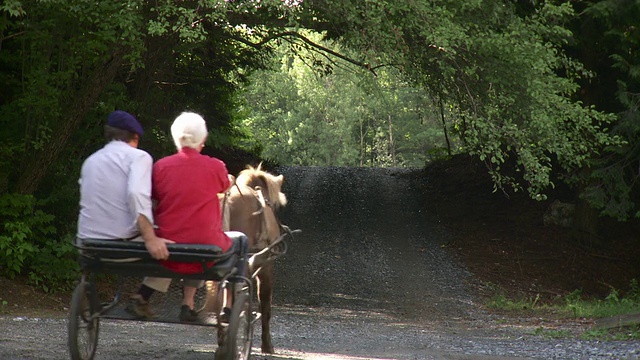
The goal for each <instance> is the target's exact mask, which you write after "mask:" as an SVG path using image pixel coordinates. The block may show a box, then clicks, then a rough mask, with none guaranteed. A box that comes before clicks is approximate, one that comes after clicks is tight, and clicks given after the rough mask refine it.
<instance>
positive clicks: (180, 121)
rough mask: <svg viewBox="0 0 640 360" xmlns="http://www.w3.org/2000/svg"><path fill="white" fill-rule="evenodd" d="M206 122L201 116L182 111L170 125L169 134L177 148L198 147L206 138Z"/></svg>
mask: <svg viewBox="0 0 640 360" xmlns="http://www.w3.org/2000/svg"><path fill="white" fill-rule="evenodd" d="M207 134H208V131H207V124H206V123H205V121H204V119H203V118H202V116H200V115H198V114H196V113H192V112H183V113H182V114H180V116H178V117H177V118H176V119H175V120H174V121H173V125H171V136H172V137H173V142H174V143H175V144H176V148H178V150H180V149H182V148H183V147H189V148H193V149H198V148H199V147H200V144H202V142H203V141H204V140H205V139H206V138H207Z"/></svg>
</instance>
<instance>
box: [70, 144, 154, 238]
mask: <svg viewBox="0 0 640 360" xmlns="http://www.w3.org/2000/svg"><path fill="white" fill-rule="evenodd" d="M152 167H153V159H152V158H151V155H149V154H148V153H147V152H145V151H143V150H140V149H136V148H134V147H132V146H130V145H128V144H127V143H125V142H123V141H111V142H109V143H108V144H106V145H105V146H104V147H103V148H102V149H100V150H98V151H96V152H95V153H93V154H92V155H91V156H89V157H88V158H87V159H86V160H85V161H84V163H83V164H82V170H81V172H80V180H79V181H78V183H79V184H80V215H79V217H78V237H79V238H83V239H128V238H131V237H133V236H136V235H138V234H139V233H140V231H139V229H138V225H137V218H138V215H139V214H140V215H144V216H146V217H147V218H148V219H149V221H150V222H151V223H153V213H152V208H151V170H152Z"/></svg>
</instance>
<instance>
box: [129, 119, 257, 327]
mask: <svg viewBox="0 0 640 360" xmlns="http://www.w3.org/2000/svg"><path fill="white" fill-rule="evenodd" d="M171 135H172V137H173V140H174V143H175V145H176V148H177V150H178V152H177V153H176V154H174V155H170V156H167V157H165V158H162V159H160V160H158V161H157V162H156V164H155V165H154V166H153V192H152V198H153V199H154V200H155V201H156V207H155V210H154V213H155V219H156V224H157V226H158V234H159V235H160V236H163V237H168V238H171V239H172V240H174V241H175V242H176V243H185V244H206V245H216V246H218V247H220V248H221V249H222V250H223V251H227V250H228V249H230V248H231V247H232V240H231V239H230V238H229V237H228V236H227V235H226V234H225V233H224V232H223V230H222V214H221V210H220V203H219V201H218V194H219V193H224V192H225V191H226V190H227V189H228V188H229V187H230V186H231V184H232V181H233V177H232V176H230V175H229V173H228V171H227V168H226V165H225V164H224V162H222V161H221V160H219V159H216V158H213V157H209V156H206V155H203V154H201V153H200V152H201V151H202V148H203V147H204V143H205V142H206V140H207V135H208V131H207V126H206V123H205V121H204V119H203V118H202V117H201V116H200V115H198V114H195V113H192V112H184V113H182V114H181V115H180V116H178V117H177V118H176V119H175V121H174V122H173V124H172V126H171ZM237 241H240V242H241V243H240V244H239V246H238V247H235V248H237V249H242V251H243V254H246V251H247V250H246V247H247V244H246V240H245V239H239V240H237ZM163 264H164V265H165V266H166V267H167V268H169V269H171V270H173V271H175V272H177V273H181V274H194V273H201V272H202V271H203V269H202V265H201V264H199V263H175V262H171V261H166V262H163ZM238 270H239V271H241V272H243V271H244V262H243V261H242V260H241V261H240V262H239V264H238ZM170 283H171V279H164V278H146V279H145V280H144V282H143V285H142V286H141V288H140V290H139V291H138V300H137V301H138V303H143V304H144V303H148V301H149V298H150V296H151V295H152V294H153V292H154V291H161V292H166V291H167V290H168V288H169V285H170ZM183 285H184V287H183V302H182V306H181V309H180V320H181V321H195V320H196V319H197V316H198V314H197V312H196V311H195V309H194V296H195V294H196V291H197V288H198V287H200V286H202V285H203V282H201V281H197V280H195V281H194V280H185V281H184V282H183ZM129 309H130V310H129V312H132V311H131V310H134V311H133V312H134V313H136V314H137V315H139V316H145V314H144V312H137V311H135V308H134V309H131V307H130V308H129Z"/></svg>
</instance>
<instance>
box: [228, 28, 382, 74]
mask: <svg viewBox="0 0 640 360" xmlns="http://www.w3.org/2000/svg"><path fill="white" fill-rule="evenodd" d="M285 37H293V38H297V39H299V40H302V42H304V43H305V44H307V45H308V46H311V47H312V48H314V49H317V50H320V51H321V52H324V53H327V54H330V55H332V56H335V57H337V58H339V59H342V60H344V61H346V62H348V63H350V64H353V65H356V66H358V67H361V68H364V69H367V70H369V71H370V72H371V73H373V75H375V76H377V74H376V73H375V69H378V68H380V67H383V66H385V65H378V66H375V67H373V66H371V64H369V63H363V62H360V61H357V60H354V59H352V58H350V57H348V56H346V55H343V54H340V53H338V52H336V51H333V50H331V49H329V48H327V47H324V46H322V45H320V44H317V43H315V42H313V41H311V40H309V39H308V38H307V37H305V36H304V35H301V34H299V33H297V32H295V31H285V32H281V33H278V34H273V35H269V36H267V37H265V38H264V39H262V40H261V41H259V42H256V43H254V42H251V41H249V40H247V39H244V38H242V37H239V36H233V35H230V38H231V39H233V40H236V41H238V42H241V43H243V44H245V45H247V46H251V47H253V48H254V49H256V50H260V49H261V48H262V47H263V46H264V45H265V44H267V43H268V42H270V41H273V40H276V39H279V38H285Z"/></svg>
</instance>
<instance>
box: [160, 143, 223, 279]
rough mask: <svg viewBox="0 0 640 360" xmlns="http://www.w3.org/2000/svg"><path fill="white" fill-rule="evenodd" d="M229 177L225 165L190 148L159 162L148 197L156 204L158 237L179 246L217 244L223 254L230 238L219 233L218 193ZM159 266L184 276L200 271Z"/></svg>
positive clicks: (181, 266) (191, 267)
mask: <svg viewBox="0 0 640 360" xmlns="http://www.w3.org/2000/svg"><path fill="white" fill-rule="evenodd" d="M228 174H229V173H228V171H227V167H226V166H225V164H224V162H222V161H221V160H219V159H216V158H213V157H209V156H206V155H202V154H200V153H199V152H198V151H196V150H194V149H192V148H186V147H185V148H182V150H180V151H179V152H178V153H177V154H174V155H171V156H167V157H165V158H162V159H160V160H158V161H157V162H156V163H155V164H154V165H153V177H152V183H153V186H152V194H151V196H152V198H153V199H154V200H156V202H157V203H156V206H155V210H154V219H155V223H156V225H157V226H158V229H157V231H156V233H157V235H158V236H159V237H163V238H166V239H170V240H173V241H175V242H176V243H181V244H209V245H217V246H219V247H220V248H221V249H222V250H223V251H226V250H227V249H228V248H229V247H230V246H231V239H229V238H228V237H227V236H226V235H225V233H224V232H223V231H222V214H221V211H220V202H219V201H218V193H223V192H225V190H227V188H229V186H230V182H229V177H228ZM162 263H163V265H164V266H166V267H167V268H169V269H171V270H173V271H176V272H179V273H183V274H193V273H198V272H202V266H201V265H200V264H197V263H177V262H172V261H163V262H162Z"/></svg>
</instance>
